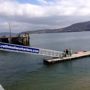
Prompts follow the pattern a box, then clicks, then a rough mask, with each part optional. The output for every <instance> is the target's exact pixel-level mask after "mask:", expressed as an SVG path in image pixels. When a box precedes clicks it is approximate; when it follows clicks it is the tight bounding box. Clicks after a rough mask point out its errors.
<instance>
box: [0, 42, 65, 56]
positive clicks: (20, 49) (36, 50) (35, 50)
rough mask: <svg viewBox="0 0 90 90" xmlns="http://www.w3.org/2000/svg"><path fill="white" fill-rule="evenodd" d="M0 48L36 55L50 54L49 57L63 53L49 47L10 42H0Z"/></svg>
mask: <svg viewBox="0 0 90 90" xmlns="http://www.w3.org/2000/svg"><path fill="white" fill-rule="evenodd" d="M0 50H3V51H11V52H21V53H29V54H36V55H43V56H50V57H60V55H62V53H63V52H61V51H55V50H50V49H42V48H36V47H29V46H23V45H16V44H10V43H2V42H0Z"/></svg>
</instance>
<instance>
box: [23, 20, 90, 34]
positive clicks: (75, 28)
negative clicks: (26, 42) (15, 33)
mask: <svg viewBox="0 0 90 90" xmlns="http://www.w3.org/2000/svg"><path fill="white" fill-rule="evenodd" d="M81 31H90V21H88V22H81V23H75V24H72V25H70V26H68V27H64V28H58V29H42V30H35V31H26V32H28V33H31V34H40V33H61V32H81ZM22 33H24V32H22Z"/></svg>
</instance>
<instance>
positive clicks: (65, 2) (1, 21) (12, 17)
mask: <svg viewBox="0 0 90 90" xmlns="http://www.w3.org/2000/svg"><path fill="white" fill-rule="evenodd" d="M84 21H90V0H0V32H9V25H8V24H10V26H11V30H12V32H16V33H18V32H23V31H32V30H41V29H57V28H62V27H66V26H69V25H71V24H73V23H77V22H84Z"/></svg>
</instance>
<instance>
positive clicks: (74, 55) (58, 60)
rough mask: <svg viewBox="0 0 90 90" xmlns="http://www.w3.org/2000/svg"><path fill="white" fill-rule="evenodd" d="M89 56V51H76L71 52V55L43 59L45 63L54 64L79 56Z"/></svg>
mask: <svg viewBox="0 0 90 90" xmlns="http://www.w3.org/2000/svg"><path fill="white" fill-rule="evenodd" d="M88 56H90V51H79V52H76V53H73V54H72V55H71V56H66V57H62V58H61V57H56V58H55V57H53V58H50V59H44V60H43V61H44V63H45V64H54V63H58V62H63V61H70V60H74V59H79V58H84V57H88Z"/></svg>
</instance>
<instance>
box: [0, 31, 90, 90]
mask: <svg viewBox="0 0 90 90" xmlns="http://www.w3.org/2000/svg"><path fill="white" fill-rule="evenodd" d="M31 46H33V47H40V48H47V49H54V50H64V49H65V48H71V49H72V50H73V51H79V50H90V32H75V33H60V34H42V35H40V34H37V35H31ZM0 83H1V84H2V85H3V87H4V88H5V90H90V57H88V58H83V59H78V60H74V61H70V62H63V63H58V64H54V65H50V66H47V65H44V64H43V56H35V55H29V54H20V53H9V52H0Z"/></svg>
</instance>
